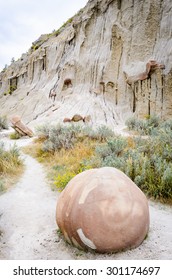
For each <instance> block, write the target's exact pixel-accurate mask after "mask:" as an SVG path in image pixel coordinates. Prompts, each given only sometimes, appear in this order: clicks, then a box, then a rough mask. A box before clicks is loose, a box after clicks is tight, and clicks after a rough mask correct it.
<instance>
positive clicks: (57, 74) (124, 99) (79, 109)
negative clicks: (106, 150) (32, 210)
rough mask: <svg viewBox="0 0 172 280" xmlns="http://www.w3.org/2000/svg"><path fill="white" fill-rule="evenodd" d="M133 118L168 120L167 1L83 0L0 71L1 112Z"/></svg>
mask: <svg viewBox="0 0 172 280" xmlns="http://www.w3.org/2000/svg"><path fill="white" fill-rule="evenodd" d="M148 65H153V66H152V67H149V69H147V67H148ZM133 113H134V114H135V115H136V116H137V117H139V118H143V117H144V116H145V115H149V114H156V115H159V116H160V117H161V118H162V119H167V118H170V117H172V1H171V0H146V1H145V0H144V1H143V0H128V1H125V0H121V1H120V0H89V1H88V3H87V5H86V7H85V8H84V9H82V10H81V11H80V12H78V14H77V15H76V16H74V18H73V19H71V20H69V21H68V23H67V24H66V25H65V26H64V27H62V28H61V29H60V30H59V31H56V32H54V33H52V34H47V35H42V36H41V37H40V38H39V39H38V40H37V41H36V42H34V43H33V44H32V48H31V49H30V50H29V51H28V52H27V53H26V54H23V55H22V56H21V58H20V59H19V60H18V61H16V62H13V63H12V64H11V65H10V66H9V67H8V68H7V69H6V70H4V71H2V72H1V73H0V114H1V115H2V114H7V115H8V116H9V117H10V116H12V115H15V114H17V115H20V116H21V117H22V119H23V120H24V121H26V122H33V121H40V120H44V119H46V118H47V119H49V120H54V121H62V120H63V119H64V118H72V116H73V115H74V114H80V115H82V116H85V115H90V116H91V121H92V122H93V123H95V124H107V125H108V126H110V127H111V128H113V127H115V126H116V125H119V124H122V123H124V121H125V120H126V119H127V118H128V117H129V116H131V115H132V114H133Z"/></svg>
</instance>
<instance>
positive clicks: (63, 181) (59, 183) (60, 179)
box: [54, 171, 76, 191]
mask: <svg viewBox="0 0 172 280" xmlns="http://www.w3.org/2000/svg"><path fill="white" fill-rule="evenodd" d="M75 176H76V174H75V173H74V172H71V171H67V172H65V173H62V174H58V175H57V177H55V178H54V184H55V186H56V188H57V189H58V191H62V190H63V189H64V188H65V187H66V185H67V184H68V182H69V181H70V180H71V179H72V178H73V177H75Z"/></svg>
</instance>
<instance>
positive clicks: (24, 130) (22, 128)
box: [11, 116, 33, 137]
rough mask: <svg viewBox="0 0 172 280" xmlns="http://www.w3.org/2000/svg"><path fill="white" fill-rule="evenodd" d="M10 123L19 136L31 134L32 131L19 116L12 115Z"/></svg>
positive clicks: (30, 135)
mask: <svg viewBox="0 0 172 280" xmlns="http://www.w3.org/2000/svg"><path fill="white" fill-rule="evenodd" d="M11 123H12V127H13V128H14V129H15V131H16V132H17V133H19V134H20V135H21V136H29V137H32V136H33V131H32V130H31V129H30V128H29V127H27V126H26V125H25V124H24V123H23V122H22V121H21V118H20V117H19V116H13V117H12V118H11Z"/></svg>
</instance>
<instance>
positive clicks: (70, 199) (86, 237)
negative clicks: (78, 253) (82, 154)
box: [56, 167, 149, 253]
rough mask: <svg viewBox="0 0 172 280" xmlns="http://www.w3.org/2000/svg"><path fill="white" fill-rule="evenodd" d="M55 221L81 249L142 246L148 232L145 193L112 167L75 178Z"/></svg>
mask: <svg viewBox="0 0 172 280" xmlns="http://www.w3.org/2000/svg"><path fill="white" fill-rule="evenodd" d="M56 220H57V224H58V226H59V228H60V229H61V231H62V233H63V234H64V237H65V239H66V240H67V241H68V242H69V243H71V244H73V245H75V246H76V247H78V248H82V249H93V250H95V251H97V252H101V253H103V252H117V251H119V250H124V249H129V248H134V247H137V246H139V245H140V244H141V243H142V241H143V240H144V238H145V237H146V235H147V233H148V230H149V207H148V202H147V199H146V197H145V195H144V194H143V192H142V191H141V190H140V189H139V188H138V187H137V186H136V185H135V184H134V183H133V182H132V181H131V180H130V178H128V177H127V176H126V175H125V174H124V173H123V172H121V171H119V170H118V169H116V168H113V167H103V168H99V169H90V170H87V171H84V172H82V173H80V174H78V175H77V176H75V177H74V178H73V179H72V180H71V181H70V182H69V183H68V185H67V186H66V188H65V189H64V190H63V192H62V193H61V195H60V197H59V200H58V203H57V209H56Z"/></svg>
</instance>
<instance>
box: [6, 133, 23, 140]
mask: <svg viewBox="0 0 172 280" xmlns="http://www.w3.org/2000/svg"><path fill="white" fill-rule="evenodd" d="M9 137H10V139H11V140H17V139H20V138H21V135H20V134H19V133H17V132H12V133H10V135H9Z"/></svg>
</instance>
